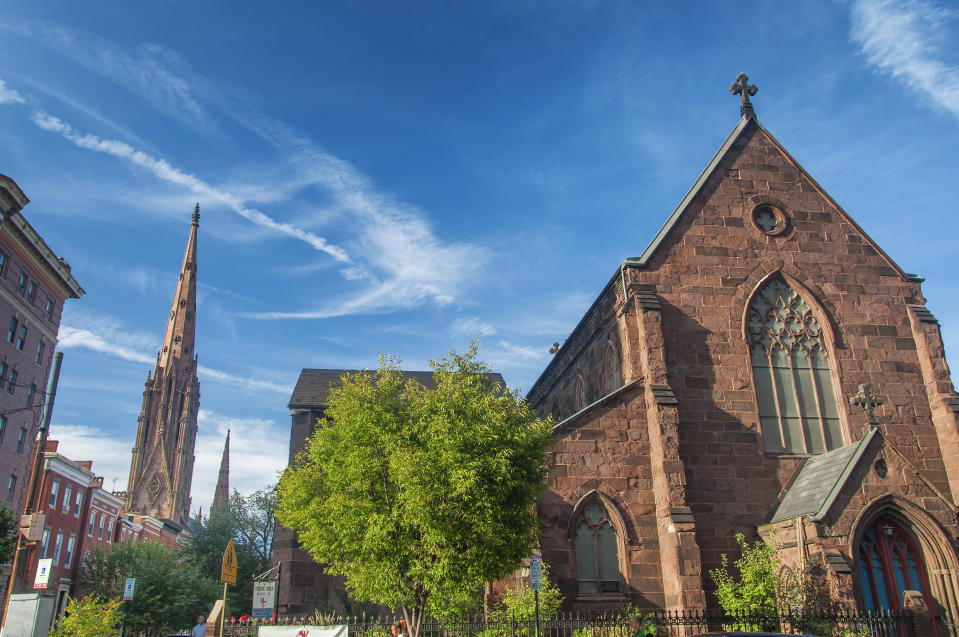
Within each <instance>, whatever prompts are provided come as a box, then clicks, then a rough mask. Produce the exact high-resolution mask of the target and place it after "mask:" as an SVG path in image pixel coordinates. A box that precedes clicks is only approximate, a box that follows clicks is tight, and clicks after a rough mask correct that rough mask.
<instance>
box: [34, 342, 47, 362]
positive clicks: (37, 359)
mask: <svg viewBox="0 0 959 637" xmlns="http://www.w3.org/2000/svg"><path fill="white" fill-rule="evenodd" d="M46 347H47V344H46V343H44V342H43V341H42V340H41V341H40V342H39V343H37V355H36V357H35V358H34V359H33V362H34V363H36V364H37V365H42V364H43V350H44V349H46Z"/></svg>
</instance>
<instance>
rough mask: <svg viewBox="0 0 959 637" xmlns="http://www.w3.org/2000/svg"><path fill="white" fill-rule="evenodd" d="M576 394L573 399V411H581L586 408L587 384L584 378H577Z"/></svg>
mask: <svg viewBox="0 0 959 637" xmlns="http://www.w3.org/2000/svg"><path fill="white" fill-rule="evenodd" d="M575 390H576V394H575V396H574V397H573V400H574V405H573V411H574V412H576V411H579V410H581V409H585V408H586V382H585V381H584V380H583V377H582V376H578V377H577V378H576V385H575Z"/></svg>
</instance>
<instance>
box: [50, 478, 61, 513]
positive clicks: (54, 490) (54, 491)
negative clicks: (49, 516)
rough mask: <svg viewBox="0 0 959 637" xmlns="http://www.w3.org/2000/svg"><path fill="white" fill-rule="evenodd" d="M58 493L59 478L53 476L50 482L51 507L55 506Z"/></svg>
mask: <svg viewBox="0 0 959 637" xmlns="http://www.w3.org/2000/svg"><path fill="white" fill-rule="evenodd" d="M59 493H60V478H54V479H53V482H52V483H51V484H50V502H49V503H48V504H49V505H50V508H51V509H55V508H57V495H58V494H59Z"/></svg>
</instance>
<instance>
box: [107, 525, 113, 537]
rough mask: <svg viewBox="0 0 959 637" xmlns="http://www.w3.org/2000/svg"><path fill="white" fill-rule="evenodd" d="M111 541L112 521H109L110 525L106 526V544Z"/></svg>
mask: <svg viewBox="0 0 959 637" xmlns="http://www.w3.org/2000/svg"><path fill="white" fill-rule="evenodd" d="M112 541H113V520H110V524H108V525H107V542H112Z"/></svg>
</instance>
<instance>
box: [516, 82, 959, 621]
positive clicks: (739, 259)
mask: <svg viewBox="0 0 959 637" xmlns="http://www.w3.org/2000/svg"><path fill="white" fill-rule="evenodd" d="M903 199H904V201H908V195H907V194H906V193H904V194H903ZM611 269H612V272H611V276H610V279H609V282H608V284H607V285H606V286H605V287H604V288H603V290H602V291H601V292H600V293H599V296H598V297H597V299H596V301H595V302H594V303H593V305H592V306H591V307H590V308H589V310H588V311H587V312H586V314H585V315H584V316H583V317H582V319H581V321H580V322H579V324H578V325H577V326H576V328H575V329H574V330H573V332H572V333H571V334H570V335H569V337H568V338H567V339H566V341H565V343H564V344H563V345H562V347H560V348H559V351H558V352H557V353H556V354H555V355H554V357H553V359H552V360H551V362H550V363H549V365H548V366H547V367H546V369H545V370H544V371H543V373H542V374H541V376H540V377H539V379H538V380H537V381H536V382H535V384H534V385H533V387H532V388H531V390H530V391H529V393H528V396H527V398H528V400H529V402H530V403H531V405H532V406H533V407H534V408H535V409H536V410H537V411H538V413H539V414H541V415H543V416H545V415H547V414H552V415H553V416H554V417H555V418H556V420H557V424H556V427H555V432H554V441H553V445H552V448H551V452H550V455H551V457H550V460H551V461H552V469H551V471H550V475H549V479H548V485H547V491H546V494H545V496H544V498H543V499H542V501H541V505H540V513H541V517H542V519H543V535H542V539H541V550H542V554H543V557H544V560H545V561H546V562H548V563H549V565H550V566H551V573H552V574H553V576H554V577H555V578H556V579H557V580H558V583H559V585H560V586H561V588H562V590H563V593H564V594H565V595H566V599H567V603H568V604H569V605H570V606H571V607H572V608H576V609H590V608H604V607H609V606H611V605H617V604H625V603H627V602H632V603H634V604H637V605H639V606H642V607H647V608H664V609H670V610H676V611H682V610H689V609H702V608H707V607H715V605H716V604H717V602H716V599H715V597H714V596H713V595H712V593H711V590H712V583H711V581H710V578H709V576H708V571H709V570H710V569H713V568H716V567H717V566H719V564H720V560H721V556H722V555H723V554H724V553H725V554H729V555H730V556H731V557H735V556H736V555H737V546H736V543H735V540H734V536H735V534H736V533H744V534H746V536H747V537H749V538H752V537H755V536H756V535H757V534H761V535H762V536H763V537H767V536H768V533H769V531H771V530H775V531H776V536H777V537H778V538H779V539H780V540H782V541H783V544H782V553H781V557H782V559H783V561H784V562H785V563H786V564H787V565H788V566H789V567H790V568H792V569H797V568H803V567H805V566H808V565H810V564H812V563H816V564H820V565H822V567H823V568H824V569H825V571H826V572H827V573H828V575H829V577H830V578H831V579H832V581H833V582H834V584H835V585H836V587H837V589H838V590H840V591H843V593H844V597H845V599H846V600H847V603H849V604H850V605H853V606H858V607H859V608H861V609H869V610H875V609H879V608H890V609H893V610H896V609H899V608H901V607H903V604H904V603H905V602H904V599H905V598H906V597H909V596H908V595H907V591H917V592H918V594H919V595H920V596H921V598H922V600H923V601H924V602H925V604H926V605H927V606H928V607H929V608H931V609H933V610H934V612H936V613H938V614H940V615H944V616H946V617H948V618H949V619H950V621H951V622H952V623H953V625H955V624H956V623H957V618H959V608H957V607H959V601H957V600H959V570H957V568H959V560H957V555H956V548H957V538H959V524H957V520H959V518H957V513H959V427H957V412H959V397H957V395H956V393H955V390H954V388H953V385H952V382H951V380H950V374H949V368H948V366H947V364H946V360H945V356H944V350H943V344H942V338H941V335H940V331H939V325H938V322H937V321H936V319H935V318H934V316H933V315H932V314H931V313H930V311H929V310H928V309H927V308H926V299H925V298H924V296H923V293H922V287H921V283H922V279H921V278H919V277H917V276H915V275H912V274H908V273H907V272H905V271H903V270H902V268H900V267H899V265H897V264H896V263H895V262H894V261H893V260H892V258H891V257H890V256H889V255H887V254H886V253H885V252H884V251H883V250H882V248H880V246H878V245H877V244H876V243H875V242H874V241H873V240H872V239H871V238H870V237H869V236H868V235H867V234H866V233H865V231H864V230H863V229H862V228H861V227H860V226H859V225H858V224H857V223H856V222H855V221H854V220H853V219H852V217H851V216H850V215H849V214H848V213H847V212H846V211H845V210H843V209H842V208H841V207H840V206H839V205H838V204H837V203H836V202H835V201H834V200H833V199H832V198H831V197H830V196H829V195H828V194H827V193H826V192H825V191H824V190H823V189H822V188H821V187H820V186H819V185H818V184H817V183H816V182H815V181H814V180H813V178H812V177H811V176H810V175H809V174H808V173H807V172H806V170H805V169H803V167H802V166H801V165H800V164H799V163H798V162H797V161H796V160H795V159H794V158H793V157H792V156H791V155H790V154H789V153H788V152H787V151H786V150H785V148H783V146H782V145H781V144H780V143H779V142H778V141H777V140H776V139H775V138H774V137H773V136H772V135H771V134H770V133H769V131H767V130H766V128H765V127H763V126H762V125H761V124H760V123H759V121H758V120H757V118H756V116H755V113H754V111H753V108H752V105H751V104H749V102H748V94H747V95H746V96H745V97H744V98H743V105H742V117H741V119H740V121H739V122H738V124H737V125H736V126H735V128H734V130H733V131H732V133H731V134H730V135H729V137H728V138H727V139H726V141H725V142H724V143H723V145H722V146H721V148H720V149H719V151H718V152H717V154H716V155H715V157H713V159H712V160H711V161H710V163H709V164H708V166H707V168H706V169H705V170H704V172H703V173H702V175H701V176H700V177H699V178H698V179H697V180H696V182H695V183H694V185H693V187H692V188H691V190H690V191H689V192H688V193H687V194H686V196H685V197H684V198H683V199H682V201H681V202H680V204H679V206H678V207H677V208H676V209H675V210H674V211H673V212H672V214H671V215H669V216H668V219H667V221H666V223H665V225H664V226H663V228H662V229H661V230H660V231H659V232H658V233H657V234H656V236H655V237H654V238H653V241H652V242H651V243H650V245H649V246H648V247H647V248H646V249H645V251H643V252H642V254H641V255H640V256H639V257H636V258H633V259H626V260H625V261H623V262H622V263H621V264H619V266H618V267H616V268H611ZM904 565H908V566H904ZM937 629H938V628H937ZM943 630H946V629H943Z"/></svg>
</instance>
